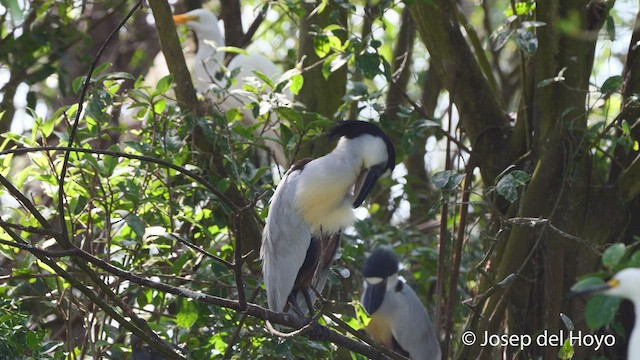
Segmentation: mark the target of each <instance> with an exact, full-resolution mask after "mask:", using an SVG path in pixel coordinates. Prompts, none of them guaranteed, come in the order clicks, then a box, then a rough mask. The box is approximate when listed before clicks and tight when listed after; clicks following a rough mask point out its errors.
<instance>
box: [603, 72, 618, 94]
mask: <svg viewBox="0 0 640 360" xmlns="http://www.w3.org/2000/svg"><path fill="white" fill-rule="evenodd" d="M621 86H622V76H620V75H614V76H612V77H610V78H608V79H607V80H605V81H604V83H602V87H601V88H600V92H601V93H603V94H610V93H612V92H614V91H616V90H618V89H619V88H620V87H621Z"/></svg>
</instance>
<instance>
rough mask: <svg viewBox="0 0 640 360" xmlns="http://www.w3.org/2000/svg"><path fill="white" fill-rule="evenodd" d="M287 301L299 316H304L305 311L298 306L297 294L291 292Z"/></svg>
mask: <svg viewBox="0 0 640 360" xmlns="http://www.w3.org/2000/svg"><path fill="white" fill-rule="evenodd" d="M287 301H288V302H289V306H291V309H293V312H295V313H296V315H298V316H299V317H301V318H303V317H304V313H303V312H302V309H300V306H298V301H297V300H296V296H295V295H294V294H293V292H291V294H289V297H288V298H287Z"/></svg>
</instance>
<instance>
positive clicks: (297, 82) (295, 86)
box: [289, 74, 304, 95]
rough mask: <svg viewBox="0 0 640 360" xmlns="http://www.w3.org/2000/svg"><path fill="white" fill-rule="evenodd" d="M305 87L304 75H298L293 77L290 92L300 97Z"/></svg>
mask: <svg viewBox="0 0 640 360" xmlns="http://www.w3.org/2000/svg"><path fill="white" fill-rule="evenodd" d="M303 85H304V76H302V74H296V75H293V76H291V86H289V90H291V92H292V93H293V95H298V93H299V92H300V90H301V89H302V86H303Z"/></svg>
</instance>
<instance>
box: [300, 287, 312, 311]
mask: <svg viewBox="0 0 640 360" xmlns="http://www.w3.org/2000/svg"><path fill="white" fill-rule="evenodd" d="M301 290H302V295H303V296H304V301H306V302H307V307H308V308H309V318H313V317H314V316H315V311H313V303H312V301H311V295H309V288H302V289H301Z"/></svg>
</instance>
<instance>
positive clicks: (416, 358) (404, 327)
mask: <svg viewBox="0 0 640 360" xmlns="http://www.w3.org/2000/svg"><path fill="white" fill-rule="evenodd" d="M399 270H400V266H399V263H398V259H397V258H396V255H395V254H394V253H393V251H391V250H389V249H387V248H380V249H377V250H375V251H374V252H373V253H372V254H371V255H370V256H369V257H368V258H367V260H366V262H365V264H364V271H363V275H364V277H365V282H364V293H363V294H362V298H361V300H360V301H361V303H362V306H363V307H364V309H365V310H366V312H367V313H368V314H369V315H370V316H371V320H370V321H369V324H368V325H367V326H366V327H365V331H366V332H367V333H368V334H369V336H371V337H372V338H373V339H374V340H376V341H377V342H378V343H380V344H382V345H384V346H385V347H387V348H389V349H392V350H393V351H395V352H397V353H400V354H402V355H405V356H408V357H409V358H411V359H413V360H436V359H440V358H441V357H442V355H441V350H440V343H439V342H438V337H437V333H436V331H435V330H434V328H433V325H432V324H431V319H430V318H429V315H428V314H427V310H426V309H425V308H424V306H423V305H422V303H421V302H420V299H419V298H418V295H416V293H415V292H414V291H413V289H411V287H409V285H407V284H406V283H405V282H404V281H402V280H401V279H399V278H398V271H399Z"/></svg>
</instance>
